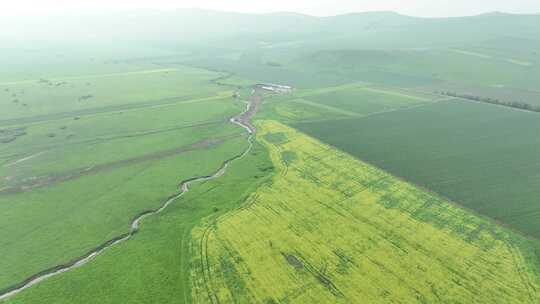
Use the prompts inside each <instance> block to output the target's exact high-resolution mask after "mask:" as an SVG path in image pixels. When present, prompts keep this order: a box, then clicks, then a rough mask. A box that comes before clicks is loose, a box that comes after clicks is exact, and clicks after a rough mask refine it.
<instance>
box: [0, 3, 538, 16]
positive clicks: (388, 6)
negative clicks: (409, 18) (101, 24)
mask: <svg viewBox="0 0 540 304" xmlns="http://www.w3.org/2000/svg"><path fill="white" fill-rule="evenodd" d="M0 2H1V4H0V15H6V14H7V15H21V14H45V13H65V12H68V11H88V10H103V9H122V10H123V9H138V8H157V9H174V8H208V9H216V10H227V11H238V12H256V13H266V12H276V11H293V12H300V13H305V14H311V15H335V14H341V13H348V12H361V11H374V10H390V11H396V12H399V13H402V14H407V15H414V16H425V17H435V16H459V15H474V14H480V13H484V12H491V11H503V12H512V13H540V0H271V1H261V0H0Z"/></svg>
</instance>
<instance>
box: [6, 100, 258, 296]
mask: <svg viewBox="0 0 540 304" xmlns="http://www.w3.org/2000/svg"><path fill="white" fill-rule="evenodd" d="M261 103H262V97H261V95H260V93H259V92H258V91H257V90H255V91H254V92H253V94H252V96H251V98H250V101H249V103H248V104H247V108H246V110H245V111H243V112H242V113H240V114H239V115H237V116H235V117H233V118H231V120H230V121H231V123H233V124H236V125H238V126H240V127H242V128H244V129H246V130H247V131H248V133H249V136H248V139H247V140H248V143H249V146H248V147H247V148H246V149H245V150H244V151H243V152H242V153H240V154H238V155H236V156H234V157H232V158H230V159H228V160H226V161H224V162H223V164H222V166H221V167H220V168H219V169H218V170H217V171H215V172H214V173H213V174H211V175H208V176H199V177H194V178H191V179H188V180H186V181H183V182H182V183H181V184H180V185H179V188H180V192H179V193H178V194H176V195H173V196H171V197H170V198H169V199H167V200H166V201H165V202H164V203H163V204H162V205H161V207H159V208H158V209H155V210H147V211H143V212H141V213H140V214H139V215H138V216H136V217H135V219H134V220H133V221H132V222H131V229H130V230H129V232H127V233H125V234H122V235H119V236H117V237H114V238H112V239H110V240H108V241H106V242H104V243H102V244H101V245H99V246H97V247H96V248H94V249H92V250H90V251H89V252H87V253H86V254H84V255H82V256H80V257H78V258H75V259H73V260H71V261H69V262H66V263H64V264H61V265H57V266H54V267H51V268H49V269H46V270H43V271H40V272H39V273H36V274H34V275H32V276H30V277H29V278H27V279H25V280H23V281H22V282H19V283H17V284H14V285H12V286H10V287H8V288H5V289H3V290H1V291H0V301H2V300H5V299H7V298H9V297H12V296H14V295H16V294H18V293H19V292H21V291H23V290H25V289H27V288H29V287H31V286H33V285H36V284H38V283H40V282H42V281H44V280H46V279H48V278H50V277H53V276H55V275H58V274H61V273H63V272H66V271H69V270H72V269H75V268H78V267H81V266H83V265H84V264H86V263H88V262H90V261H91V260H92V259H94V258H95V257H97V256H98V255H100V254H101V253H103V251H105V250H107V249H108V248H110V247H112V246H114V245H117V244H119V243H122V242H125V241H127V240H129V239H130V238H131V237H132V236H133V235H135V234H136V233H137V232H138V231H139V226H140V222H141V220H143V219H144V218H146V217H149V216H152V215H155V214H158V213H160V212H162V211H163V210H165V209H166V208H167V207H168V206H169V205H170V204H171V203H173V202H174V201H176V200H177V199H178V198H180V197H181V196H182V195H184V194H185V193H186V192H188V191H189V188H190V186H191V185H193V184H195V183H199V182H204V181H208V180H211V179H215V178H218V177H220V176H222V175H223V174H224V173H225V172H226V170H227V168H228V166H229V164H230V163H232V162H233V161H235V160H239V159H241V158H243V157H244V156H246V155H247V154H248V153H249V151H250V150H251V148H252V146H253V144H252V139H253V134H254V133H255V132H256V129H255V127H254V126H253V124H252V122H251V119H252V118H253V116H254V115H255V114H256V112H257V111H258V110H259V108H260V106H261Z"/></svg>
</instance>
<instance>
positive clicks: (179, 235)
mask: <svg viewBox="0 0 540 304" xmlns="http://www.w3.org/2000/svg"><path fill="white" fill-rule="evenodd" d="M246 145H247V144H246V142H245V139H244V141H243V143H242V144H239V145H237V146H236V148H238V149H240V148H241V149H245V148H246ZM225 152H226V151H209V153H212V155H214V156H215V155H220V157H226V156H227V153H225ZM199 159H201V160H203V158H202V157H199ZM163 165H164V166H169V165H172V164H171V163H170V161H169V162H165V163H163ZM184 165H185V163H184ZM193 166H201V163H200V162H197V163H195V164H193ZM273 170H274V169H273V165H272V163H271V161H270V158H269V156H268V153H267V151H266V149H265V148H264V147H263V146H262V145H260V144H256V145H255V146H254V148H253V149H252V150H251V152H250V153H249V154H248V155H247V156H246V157H245V158H243V159H240V160H237V161H235V162H233V163H232V164H231V165H230V167H229V169H228V170H227V172H226V173H225V175H224V176H222V177H220V178H219V179H216V180H212V181H208V182H204V183H201V184H197V185H194V186H193V188H192V189H191V190H190V191H189V192H187V193H186V195H184V196H182V197H181V198H180V199H178V200H177V201H176V202H174V203H173V204H172V205H170V206H169V208H167V209H166V210H164V212H162V213H160V214H159V215H156V216H153V217H150V218H148V219H145V220H144V221H143V222H142V226H141V230H140V232H139V233H137V234H136V235H135V236H134V237H133V238H132V239H131V240H130V241H128V242H125V243H122V244H120V245H118V246H115V247H113V248H111V249H110V250H107V251H105V252H104V253H103V254H102V255H100V256H99V257H98V258H97V259H95V260H94V261H92V262H91V263H89V264H87V265H84V266H83V267H81V268H78V269H75V270H73V271H70V272H67V273H65V274H62V275H60V276H56V277H53V278H51V279H49V280H46V281H44V282H43V283H41V284H38V285H36V286H35V287H32V288H30V289H28V290H27V291H26V292H23V293H21V294H19V295H17V296H15V297H13V298H11V299H9V300H8V301H6V303H34V302H40V301H43V300H46V301H47V302H49V303H66V304H67V303H74V302H77V303H85V302H93V303H111V304H112V303H119V302H122V303H149V302H159V303H173V302H174V303H191V302H192V301H191V289H190V280H191V273H190V269H191V259H192V258H191V257H192V254H193V253H192V248H191V246H190V243H191V230H192V228H193V227H194V226H196V225H199V224H200V223H201V220H202V219H203V218H206V220H207V221H211V220H212V219H214V218H217V217H220V216H222V215H224V214H227V213H228V212H230V211H232V210H235V209H236V208H239V207H241V206H242V204H243V203H244V201H245V200H246V198H247V197H248V196H249V195H250V193H251V192H252V191H254V190H255V189H256V188H257V187H258V186H259V185H261V184H263V183H265V182H267V181H268V177H269V176H271V174H272V172H273ZM166 177H167V176H166ZM168 178H171V179H172V177H168Z"/></svg>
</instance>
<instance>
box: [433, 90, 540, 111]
mask: <svg viewBox="0 0 540 304" xmlns="http://www.w3.org/2000/svg"><path fill="white" fill-rule="evenodd" d="M440 93H441V94H443V95H446V96H450V97H457V98H463V99H468V100H473V101H479V102H485V103H491V104H496V105H501V106H506V107H512V108H517V109H521V110H526V111H533V112H540V106H535V105H531V104H529V103H525V102H521V101H505V100H500V99H497V98H491V97H482V96H477V95H471V94H459V93H456V92H440Z"/></svg>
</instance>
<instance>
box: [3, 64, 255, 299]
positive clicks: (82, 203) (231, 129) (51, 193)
mask: <svg viewBox="0 0 540 304" xmlns="http://www.w3.org/2000/svg"><path fill="white" fill-rule="evenodd" d="M173 70H174V71H172V70H171V71H168V70H167V71H168V72H165V71H164V70H159V71H154V70H151V71H148V70H146V71H144V72H141V71H140V70H139V69H133V70H132V71H128V72H126V71H122V70H121V71H117V72H108V73H107V74H100V75H99V76H98V77H96V76H95V75H94V74H88V75H82V76H74V77H71V78H69V80H68V79H67V78H55V77H51V78H50V79H54V81H55V82H56V81H67V82H75V83H77V85H78V86H75V88H71V87H69V86H67V87H64V85H61V86H53V87H50V85H48V86H49V87H47V88H42V87H41V86H43V85H44V83H41V82H38V83H35V82H33V81H32V82H30V83H17V84H13V83H11V84H9V85H6V87H9V88H11V89H13V88H17V89H21V87H25V92H26V93H28V94H29V95H28V96H29V97H28V98H29V99H28V101H27V102H28V106H27V108H28V109H34V110H32V111H29V112H24V113H23V112H18V111H19V110H18V109H15V108H11V107H10V106H6V108H5V109H6V112H2V119H3V118H7V119H6V120H3V121H4V122H6V121H8V120H9V123H6V124H4V125H3V126H2V127H1V128H0V130H1V131H2V132H1V133H0V142H1V143H0V157H1V159H0V214H1V216H0V227H1V229H0V239H1V241H0V255H1V256H2V261H1V262H0V268H1V269H2V270H3V271H2V273H1V274H0V290H3V289H4V288H7V287H9V286H11V285H13V284H16V283H18V282H20V281H22V280H23V279H25V278H27V277H29V276H31V275H33V274H35V273H37V272H40V271H42V270H45V269H48V268H50V267H53V266H56V265H58V264H61V263H65V262H68V261H70V260H72V259H74V258H76V257H78V256H81V255H83V254H85V253H86V252H88V251H90V250H91V249H92V248H95V247H97V246H98V245H100V244H102V243H103V242H105V241H107V240H109V239H111V238H113V237H116V236H118V235H121V234H123V233H126V232H127V231H128V230H129V227H130V226H129V225H130V222H131V220H132V219H133V218H134V217H135V216H136V215H137V214H140V213H141V212H143V211H145V210H149V209H155V208H156V207H158V206H160V205H161V204H162V203H163V202H164V201H165V200H166V199H167V198H168V197H170V196H171V195H173V194H175V193H177V192H178V191H180V189H178V185H179V183H180V182H181V181H182V180H185V179H188V178H191V177H193V176H200V175H206V174H209V173H211V172H213V171H214V170H216V169H217V168H218V167H219V166H220V165H221V163H222V162H223V161H224V160H225V159H227V158H228V157H231V156H233V155H236V154H238V153H239V151H242V149H243V148H244V147H245V141H246V139H245V136H244V131H243V130H242V129H241V128H239V127H237V126H233V125H232V124H230V123H229V121H228V120H229V118H230V117H231V116H233V115H235V114H237V113H239V112H240V111H242V109H243V108H244V107H245V105H244V104H243V103H242V102H239V101H237V100H235V99H233V98H232V97H231V96H232V89H231V87H227V86H223V85H218V84H216V83H215V81H214V80H215V79H217V78H220V77H223V74H219V73H213V72H209V71H202V70H196V69H193V68H182V67H180V66H175V67H174V69H173ZM167 73H172V74H174V75H172V76H171V78H172V79H169V80H167ZM83 79H84V80H83ZM90 79H91V81H93V82H94V81H99V83H100V84H99V86H96V87H95V88H94V91H93V94H95V95H96V96H103V98H102V99H99V100H95V101H91V100H92V99H88V100H85V101H84V102H83V101H81V102H83V103H85V104H84V105H75V106H74V107H73V108H70V106H69V103H71V101H70V99H72V98H75V97H76V96H77V94H80V93H81V91H80V85H83V83H82V82H81V81H87V80H90ZM165 88H166V89H165ZM42 90H48V91H49V93H50V94H49V95H47V94H42V93H43V91H42ZM127 91H129V93H127ZM30 93H31V94H30ZM30 96H31V97H32V98H35V99H33V101H31V98H30ZM54 96H57V97H58V98H53V97H54ZM174 96H177V97H174ZM189 96H192V97H189ZM164 99H166V100H167V102H166V103H164V102H160V100H164ZM0 100H2V102H3V103H6V104H11V101H10V100H7V101H6V100H5V99H0ZM142 101H145V103H144V104H143V103H142ZM146 101H149V102H146ZM74 103H75V104H77V100H75V102H74ZM86 103H88V104H86ZM126 104H127V105H131V104H133V105H136V106H134V107H122V108H118V107H116V105H126ZM3 106H4V104H2V107H3ZM75 110H76V111H75ZM58 113H60V114H62V115H61V116H54V115H55V114H58ZM45 114H47V115H45ZM49 114H50V115H49Z"/></svg>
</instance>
